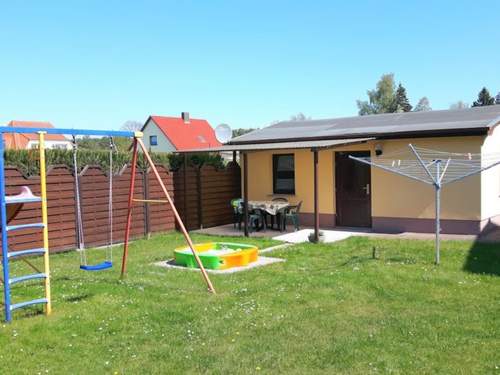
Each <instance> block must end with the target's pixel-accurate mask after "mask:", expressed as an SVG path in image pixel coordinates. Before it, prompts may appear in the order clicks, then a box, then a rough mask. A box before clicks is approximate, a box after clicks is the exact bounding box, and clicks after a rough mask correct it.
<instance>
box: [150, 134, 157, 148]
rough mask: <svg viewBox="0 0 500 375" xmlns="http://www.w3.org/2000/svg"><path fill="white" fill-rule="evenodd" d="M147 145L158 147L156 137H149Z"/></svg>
mask: <svg viewBox="0 0 500 375" xmlns="http://www.w3.org/2000/svg"><path fill="white" fill-rule="evenodd" d="M149 145H150V146H158V137H157V136H156V135H150V136H149Z"/></svg>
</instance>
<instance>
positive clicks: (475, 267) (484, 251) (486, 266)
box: [463, 242, 500, 276]
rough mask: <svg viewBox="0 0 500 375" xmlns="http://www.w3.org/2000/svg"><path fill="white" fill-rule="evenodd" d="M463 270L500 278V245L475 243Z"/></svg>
mask: <svg viewBox="0 0 500 375" xmlns="http://www.w3.org/2000/svg"><path fill="white" fill-rule="evenodd" d="M463 270H464V271H466V272H471V273H478V274H486V275H493V276H500V244H499V243H481V242H474V244H473V245H472V246H471V248H470V250H469V254H468V255H467V259H466V260H465V263H464V266H463Z"/></svg>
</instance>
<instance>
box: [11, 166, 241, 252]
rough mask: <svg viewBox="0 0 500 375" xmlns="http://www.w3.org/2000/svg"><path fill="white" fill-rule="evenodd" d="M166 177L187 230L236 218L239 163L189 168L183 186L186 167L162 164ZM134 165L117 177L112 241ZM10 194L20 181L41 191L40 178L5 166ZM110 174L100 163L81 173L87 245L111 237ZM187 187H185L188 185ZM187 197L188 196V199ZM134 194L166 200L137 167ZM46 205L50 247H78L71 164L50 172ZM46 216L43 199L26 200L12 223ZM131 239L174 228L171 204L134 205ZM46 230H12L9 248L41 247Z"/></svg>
mask: <svg viewBox="0 0 500 375" xmlns="http://www.w3.org/2000/svg"><path fill="white" fill-rule="evenodd" d="M157 168H158V171H159V172H160V175H161V177H162V180H163V182H164V183H165V185H166V186H167V189H168V190H169V192H170V194H171V195H172V197H173V199H174V202H175V205H176V207H177V209H178V210H179V213H180V214H181V217H182V218H183V220H184V221H185V224H186V226H187V228H188V229H197V228H200V227H208V226H215V225H222V224H227V223H230V222H231V221H232V211H231V208H230V206H229V202H230V200H231V199H232V198H235V197H238V196H239V195H240V168H239V166H238V165H237V164H232V163H231V164H230V165H229V166H228V168H226V169H221V170H216V169H215V168H214V167H210V166H205V167H202V168H201V169H199V168H188V173H187V174H186V182H187V184H186V185H184V171H183V170H182V169H181V170H180V171H176V172H169V171H168V170H167V169H166V168H164V167H160V166H159V167H157ZM130 172H131V171H130V168H128V167H127V168H124V169H123V170H122V171H121V173H119V174H117V175H115V176H114V177H113V242H114V243H119V242H122V241H123V239H124V231H125V222H126V215H127V198H128V190H129V183H130ZM5 176H6V190H7V194H8V195H11V194H17V193H19V191H20V187H21V186H24V185H26V186H28V187H29V188H30V189H31V191H32V192H33V193H34V194H35V195H40V177H39V176H32V177H28V178H26V177H25V176H23V175H22V173H21V172H20V171H19V170H18V169H17V168H12V167H7V168H6V169H5ZM108 188H109V186H108V176H107V175H106V174H105V173H104V172H103V171H102V170H101V169H100V168H99V167H86V168H84V170H83V171H82V172H81V174H80V196H81V207H82V218H83V230H84V241H85V245H86V246H87V247H90V246H100V245H105V244H107V243H108V242H109V232H110V228H109V225H108ZM185 189H186V190H185ZM184 197H187V200H185V199H184ZM135 198H139V199H165V197H164V196H163V192H162V191H161V188H160V186H159V183H158V181H157V180H156V178H155V177H154V175H153V173H152V172H142V171H138V172H137V175H136V188H135ZM47 200H48V202H47V205H48V221H49V243H50V249H51V251H60V250H67V249H74V248H76V247H77V235H76V201H75V185H74V178H73V174H72V172H71V171H70V170H69V169H68V168H67V167H66V166H56V167H52V168H50V169H49V171H48V173H47ZM40 221H41V209H40V204H39V203H29V204H25V205H24V207H23V209H22V210H21V211H20V212H19V214H18V215H17V216H16V218H15V219H13V220H12V222H11V223H10V224H11V225H16V224H25V223H34V222H40ZM132 223H133V224H132V228H131V229H132V230H131V236H132V238H139V237H142V236H145V235H147V234H149V233H154V232H160V231H168V230H173V229H174V228H175V220H174V216H173V213H172V209H171V208H170V207H169V205H168V204H143V203H137V204H135V206H134V211H133V221H132ZM41 240H42V236H41V231H40V230H37V229H26V230H22V231H16V232H15V233H13V234H10V235H9V248H10V249H11V250H14V251H16V250H23V249H30V248H37V247H42V242H41Z"/></svg>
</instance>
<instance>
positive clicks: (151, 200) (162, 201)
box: [132, 199, 168, 203]
mask: <svg viewBox="0 0 500 375" xmlns="http://www.w3.org/2000/svg"><path fill="white" fill-rule="evenodd" d="M132 200H133V201H134V202H142V203H168V201H167V200H162V199H132Z"/></svg>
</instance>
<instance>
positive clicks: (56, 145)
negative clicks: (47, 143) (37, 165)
mask: <svg viewBox="0 0 500 375" xmlns="http://www.w3.org/2000/svg"><path fill="white" fill-rule="evenodd" d="M52 148H53V149H57V150H66V149H67V147H66V145H65V144H62V143H54V144H53V145H52Z"/></svg>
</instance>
